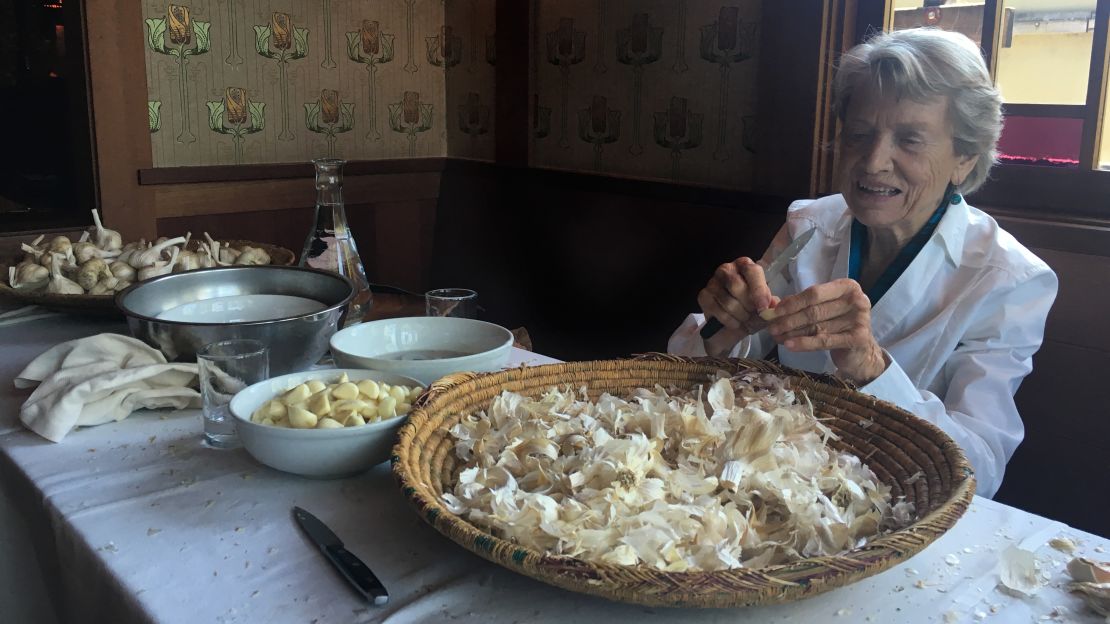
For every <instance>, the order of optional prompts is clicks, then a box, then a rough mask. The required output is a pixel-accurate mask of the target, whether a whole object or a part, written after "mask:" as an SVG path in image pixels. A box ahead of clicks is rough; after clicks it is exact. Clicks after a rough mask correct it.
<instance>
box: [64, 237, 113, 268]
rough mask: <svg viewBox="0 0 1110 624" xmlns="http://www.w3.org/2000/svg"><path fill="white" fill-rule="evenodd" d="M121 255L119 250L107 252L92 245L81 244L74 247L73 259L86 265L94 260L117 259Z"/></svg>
mask: <svg viewBox="0 0 1110 624" xmlns="http://www.w3.org/2000/svg"><path fill="white" fill-rule="evenodd" d="M86 234H88V232H86ZM119 254H120V252H119V251H118V250H117V251H106V250H104V249H101V248H99V247H97V246H96V245H94V244H92V243H86V242H79V243H74V245H73V257H74V258H76V259H77V264H85V263H86V262H88V261H89V260H92V259H93V258H115V257H116V256H118V255H119Z"/></svg>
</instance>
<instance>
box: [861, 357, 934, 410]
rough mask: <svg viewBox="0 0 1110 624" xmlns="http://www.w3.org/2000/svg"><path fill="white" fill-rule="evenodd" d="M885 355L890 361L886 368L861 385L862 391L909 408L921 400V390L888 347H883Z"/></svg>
mask: <svg viewBox="0 0 1110 624" xmlns="http://www.w3.org/2000/svg"><path fill="white" fill-rule="evenodd" d="M883 357H884V358H886V360H887V362H888V364H887V367H886V370H885V371H883V373H882V374H881V375H879V376H878V377H876V378H875V379H873V380H871V383H868V384H867V385H864V386H862V387H860V392H865V393H867V394H870V395H871V396H873V397H875V398H877V399H881V400H883V401H888V402H890V403H893V404H895V405H898V406H900V407H902V408H904V409H907V410H908V409H910V408H911V406H913V404H914V403H917V402H918V401H920V400H921V391H920V390H918V389H917V386H915V385H914V383H913V381H912V380H911V379H910V378H909V375H906V371H904V370H902V367H901V366H899V365H898V362H897V361H895V360H894V358H892V357H891V356H890V353H887V351H886V349H883Z"/></svg>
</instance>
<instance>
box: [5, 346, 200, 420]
mask: <svg viewBox="0 0 1110 624" xmlns="http://www.w3.org/2000/svg"><path fill="white" fill-rule="evenodd" d="M196 380H197V365H196V364H185V363H175V364H168V363H167V362H166V358H165V357H164V356H163V355H162V354H161V353H160V352H159V351H158V350H156V349H153V348H151V347H149V346H147V345H146V344H144V343H143V342H142V341H139V340H136V339H134V338H129V337H127V336H122V335H120V334H97V335H96V336H89V337H88V338H79V339H77V340H70V341H69V342H63V343H61V344H59V345H55V346H54V347H52V348H51V349H49V350H47V351H46V352H45V353H43V354H42V355H40V356H38V357H37V358H35V359H34V360H33V361H32V362H31V363H30V364H28V365H27V367H26V368H24V369H23V372H21V373H19V375H17V376H16V378H15V386H16V387H17V388H32V387H34V386H36V385H38V387H37V388H35V391H34V392H32V393H31V396H30V397H28V398H27V401H25V402H24V403H23V407H21V408H20V410H19V419H20V420H22V421H23V424H25V425H27V427H28V428H30V429H31V430H32V431H34V432H35V433H37V434H39V435H41V436H42V437H44V438H46V439H47V440H50V441H52V442H59V441H61V439H62V438H63V437H65V435H66V434H67V433H69V432H70V431H71V430H72V429H73V428H74V427H87V426H92V425H101V424H104V423H106V422H111V421H114V420H123V419H124V418H127V416H128V415H130V414H131V412H133V411H135V410H137V409H144V408H147V409H156V408H162V407H173V408H176V409H185V408H187V407H199V406H200V394H199V393H198V392H197V391H196V390H195V389H193V388H194V387H195V386H196Z"/></svg>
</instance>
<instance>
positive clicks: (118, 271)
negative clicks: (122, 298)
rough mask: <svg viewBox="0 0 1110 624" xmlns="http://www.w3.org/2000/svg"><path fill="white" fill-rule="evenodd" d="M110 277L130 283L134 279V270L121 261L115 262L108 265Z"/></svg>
mask: <svg viewBox="0 0 1110 624" xmlns="http://www.w3.org/2000/svg"><path fill="white" fill-rule="evenodd" d="M108 270H109V271H111V272H112V275H113V276H115V277H116V278H118V279H121V280H127V281H129V282H130V281H132V280H134V279H135V268H134V267H132V266H131V265H130V264H127V263H126V262H124V261H122V260H116V261H115V262H113V263H112V264H109V265H108Z"/></svg>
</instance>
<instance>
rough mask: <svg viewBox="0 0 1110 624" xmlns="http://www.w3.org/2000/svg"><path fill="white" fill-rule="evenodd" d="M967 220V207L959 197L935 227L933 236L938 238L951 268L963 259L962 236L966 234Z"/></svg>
mask: <svg viewBox="0 0 1110 624" xmlns="http://www.w3.org/2000/svg"><path fill="white" fill-rule="evenodd" d="M967 220H968V206H967V202H965V201H964V200H963V197H962V196H961V197H960V202H959V203H957V204H951V205H949V206H948V210H947V211H945V213H944V218H943V219H941V220H940V223H939V224H938V225H937V231H936V234H934V236H939V237H940V240H941V244H942V245H944V251H945V254H947V256H948V261H949V262H951V263H952V265H953V266H959V265H960V261H961V260H962V259H963V251H964V235H965V234H966V232H967Z"/></svg>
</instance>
